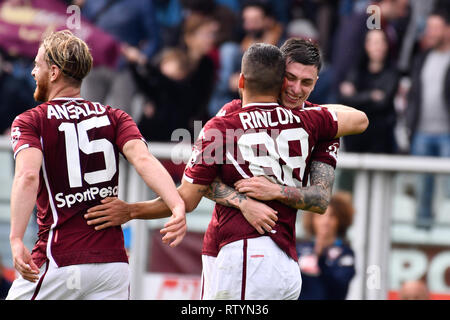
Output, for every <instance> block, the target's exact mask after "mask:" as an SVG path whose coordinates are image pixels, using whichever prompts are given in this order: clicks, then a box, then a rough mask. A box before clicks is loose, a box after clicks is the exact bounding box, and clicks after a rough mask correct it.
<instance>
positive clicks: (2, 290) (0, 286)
mask: <svg viewBox="0 0 450 320" xmlns="http://www.w3.org/2000/svg"><path fill="white" fill-rule="evenodd" d="M3 269H4V266H3V263H2V257H1V256H0V300H5V298H6V296H7V295H8V291H9V288H11V285H12V283H11V282H9V281H8V280H7V279H6V278H5V277H4V275H3V272H4V271H3Z"/></svg>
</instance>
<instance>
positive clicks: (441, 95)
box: [406, 12, 450, 229]
mask: <svg viewBox="0 0 450 320" xmlns="http://www.w3.org/2000/svg"><path fill="white" fill-rule="evenodd" d="M449 34H450V23H449V17H448V15H445V13H440V12H436V13H433V14H431V15H430V16H429V17H428V19H427V26H426V29H425V34H424V40H425V46H426V47H427V49H426V50H425V51H424V52H422V53H420V54H419V55H418V56H417V57H416V59H415V62H414V66H413V68H412V69H411V70H412V74H411V88H410V90H409V99H408V107H407V109H406V121H407V127H408V129H409V134H410V139H411V150H410V151H411V154H413V155H417V156H436V157H450V90H449V88H450V36H449ZM417 185H418V187H419V191H418V207H417V209H418V212H417V221H416V225H417V226H418V227H421V228H426V229H427V228H430V227H431V226H432V222H433V210H432V202H433V193H434V177H433V176H432V175H424V176H422V177H420V181H419V183H418V184H417ZM444 190H445V193H446V196H447V197H450V182H449V179H446V186H445V188H444Z"/></svg>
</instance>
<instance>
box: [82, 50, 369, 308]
mask: <svg viewBox="0 0 450 320" xmlns="http://www.w3.org/2000/svg"><path fill="white" fill-rule="evenodd" d="M285 66H286V64H285V59H284V57H283V55H282V53H281V51H280V50H279V49H278V48H277V47H275V46H272V45H267V44H255V45H252V46H251V47H250V48H249V49H248V50H247V51H246V52H245V54H244V57H243V59H242V73H241V75H240V78H239V88H240V89H241V91H242V105H243V107H242V108H241V109H239V110H238V111H235V112H231V113H229V114H226V115H224V116H221V117H214V118H213V119H211V120H210V121H208V123H207V124H206V125H205V127H204V129H203V130H202V132H201V134H200V136H199V139H198V140H197V142H196V144H195V145H194V151H193V154H192V158H191V160H190V161H189V163H188V165H187V167H186V171H185V175H184V178H183V180H182V184H181V186H180V187H179V188H178V191H179V192H180V195H181V196H182V198H183V200H184V201H185V205H186V210H187V211H192V210H193V209H195V207H196V206H197V204H198V202H199V201H200V199H201V198H202V196H203V195H204V194H205V193H206V192H207V191H208V189H209V185H210V184H211V183H212V181H213V180H214V178H215V177H216V176H219V177H220V178H221V179H222V180H223V181H224V183H226V184H227V185H233V184H234V183H235V182H236V181H238V180H240V179H242V178H249V177H251V176H259V175H263V176H267V177H270V178H271V179H273V180H274V181H276V182H277V183H280V184H284V185H288V186H292V187H295V186H301V183H302V177H303V171H304V170H305V167H306V163H308V162H309V159H310V156H311V151H312V148H313V146H314V145H315V144H316V142H317V141H320V140H330V139H333V138H336V137H340V136H342V135H345V134H357V133H360V132H362V131H364V130H365V128H366V127H367V124H368V123H367V117H366V116H365V114H364V113H362V112H360V111H357V110H354V109H351V110H345V111H342V110H338V111H337V112H334V111H328V110H327V109H326V108H314V109H311V110H304V111H298V110H293V111H292V110H289V109H287V108H284V107H282V106H281V105H279V104H278V102H277V100H278V96H279V92H280V89H281V87H282V84H283V81H284V69H285ZM261 69H267V70H261ZM261 72H264V74H265V76H266V77H269V78H270V80H267V79H265V81H271V83H272V85H273V89H267V87H266V86H265V84H266V83H265V82H264V83H263V82H258V80H257V79H258V77H256V76H255V74H259V73H261ZM258 83H259V85H258ZM267 204H268V205H269V206H270V207H271V209H272V210H273V211H276V212H277V219H278V220H277V225H276V226H274V228H273V229H272V232H271V233H269V234H264V235H261V234H260V233H259V232H258V231H256V230H255V228H253V227H252V225H250V224H249V223H247V221H246V220H245V218H244V217H243V215H242V214H241V211H240V210H238V209H236V208H231V207H225V206H222V205H220V204H217V205H216V212H217V217H218V224H219V228H218V234H217V239H218V243H219V248H220V251H219V255H218V257H217V264H220V267H217V268H216V271H217V273H216V274H215V281H214V282H215V283H216V284H217V285H218V286H217V287H216V291H215V293H214V294H212V295H211V297H210V298H216V299H220V298H224V299H296V298H297V297H298V294H299V292H300V283H301V279H300V272H299V269H298V265H297V262H296V260H297V257H296V252H295V220H296V214H295V213H296V210H295V209H291V208H289V207H288V206H286V205H284V204H282V203H280V202H278V201H270V202H267ZM92 211H93V212H91V213H89V214H88V215H87V218H93V217H94V218H95V219H94V220H92V221H90V222H89V223H91V224H92V223H94V224H98V223H100V224H102V223H103V225H102V226H101V227H100V228H103V227H108V226H111V225H114V224H115V223H117V220H115V221H111V220H110V219H109V218H110V216H111V215H114V214H116V213H118V212H119V215H121V216H122V218H121V219H125V220H122V223H123V222H124V221H126V220H129V219H130V218H131V219H153V218H158V217H162V216H164V215H167V207H166V206H165V205H164V203H163V202H162V201H160V200H159V199H155V200H152V201H146V202H139V203H135V204H127V203H124V202H123V201H120V200H118V199H115V200H112V201H109V202H107V203H105V204H103V205H100V206H98V207H96V208H93V209H92ZM114 212H115V213H114ZM99 216H103V217H102V218H98V217H99ZM119 223H120V222H119ZM162 232H163V233H165V236H164V237H163V241H171V240H172V239H175V238H176V237H177V236H178V235H179V233H180V232H181V233H183V232H185V225H182V224H177V223H168V224H167V227H166V228H165V229H163V230H162ZM251 256H254V257H259V258H262V257H264V259H261V260H258V261H257V260H250V259H247V257H251ZM258 265H259V266H258ZM275 266H276V267H275ZM255 268H259V269H258V272H255V270H256V269H255Z"/></svg>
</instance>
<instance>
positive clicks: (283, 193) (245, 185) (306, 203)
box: [235, 161, 334, 213]
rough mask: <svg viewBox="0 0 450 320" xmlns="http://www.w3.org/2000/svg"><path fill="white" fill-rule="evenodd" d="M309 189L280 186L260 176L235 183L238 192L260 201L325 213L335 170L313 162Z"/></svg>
mask: <svg viewBox="0 0 450 320" xmlns="http://www.w3.org/2000/svg"><path fill="white" fill-rule="evenodd" d="M310 179H311V181H310V182H311V183H310V186H308V187H300V188H296V187H287V186H282V185H278V184H276V183H273V182H271V181H269V180H268V179H266V178H264V177H262V176H259V177H252V178H250V179H242V180H239V181H237V182H236V183H235V188H236V191H238V192H241V193H245V194H246V195H247V196H249V197H252V198H255V199H258V200H278V201H280V202H282V203H284V204H286V205H287V206H289V207H291V208H294V209H301V210H308V211H312V212H316V213H324V212H325V211H326V209H327V207H328V203H329V202H330V199H331V191H332V188H333V183H334V169H333V167H332V166H330V165H329V164H326V163H323V162H319V161H313V162H312V164H311V173H310Z"/></svg>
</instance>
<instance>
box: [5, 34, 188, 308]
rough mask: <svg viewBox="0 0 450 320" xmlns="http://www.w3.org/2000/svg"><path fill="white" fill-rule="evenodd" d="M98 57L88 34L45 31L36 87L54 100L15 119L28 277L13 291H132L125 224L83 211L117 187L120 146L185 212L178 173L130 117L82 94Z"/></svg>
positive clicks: (15, 191)
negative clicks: (28, 235)
mask: <svg viewBox="0 0 450 320" xmlns="http://www.w3.org/2000/svg"><path fill="white" fill-rule="evenodd" d="M91 66H92V56H91V54H90V52H89V48H88V46H87V45H86V43H85V42H83V41H82V40H81V39H79V38H77V37H76V36H74V35H73V34H72V33H71V32H70V31H66V30H64V31H59V32H56V33H52V34H50V35H49V36H47V37H46V38H45V39H44V40H43V42H42V44H41V46H40V48H39V51H38V53H37V56H36V58H35V66H34V69H33V71H32V76H33V78H34V79H35V80H36V90H35V93H34V97H35V99H36V100H38V101H47V102H45V103H43V104H41V105H39V106H37V107H36V108H33V109H30V110H28V111H26V112H24V113H22V114H20V115H19V116H18V117H16V119H15V120H14V122H13V124H12V126H11V128H12V130H11V143H12V147H13V150H14V158H15V160H16V167H15V175H14V181H13V185H12V190H11V232H10V243H11V251H12V256H13V260H14V267H15V268H16V270H17V271H18V272H19V273H20V277H19V278H18V279H16V280H15V281H14V283H13V285H12V287H11V289H10V291H9V294H8V297H7V299H32V300H34V299H127V298H128V297H129V267H128V257H127V254H126V251H125V247H124V239H123V233H122V230H121V228H120V226H118V227H114V228H109V229H107V230H102V231H101V232H98V231H95V229H94V228H93V227H92V226H89V225H87V224H86V221H85V220H84V218H83V214H84V213H85V212H86V210H87V209H88V208H89V207H92V206H95V205H97V204H99V203H100V200H101V199H103V198H105V197H107V196H117V194H118V175H119V152H121V153H123V154H124V155H125V157H126V158H127V159H128V161H130V163H131V164H132V165H133V166H134V167H135V169H136V170H137V172H138V173H139V174H140V175H141V177H142V178H143V179H144V180H145V182H146V183H147V185H148V186H149V187H150V188H152V189H153V190H154V191H155V192H157V193H158V194H159V195H161V197H162V199H164V201H166V203H167V205H168V206H169V208H170V210H169V211H172V212H173V219H175V220H177V219H180V220H185V210H184V202H183V200H182V199H181V198H180V196H179V194H178V192H177V190H176V188H175V184H174V182H173V180H172V178H171V177H170V175H169V173H168V172H167V171H166V170H165V169H164V167H163V166H162V165H161V164H160V163H159V161H158V160H157V159H156V158H154V157H153V156H152V155H151V154H150V153H149V152H148V148H147V145H146V143H145V141H144V140H143V138H142V136H141V134H140V132H139V130H138V129H137V126H136V124H135V123H134V122H133V120H132V119H131V117H130V116H129V115H127V114H126V113H125V112H123V111H121V110H119V109H113V108H111V107H110V106H103V105H101V104H100V103H97V102H90V101H87V100H84V99H83V98H81V97H80V86H81V83H82V80H83V78H84V77H85V76H86V75H87V74H88V73H89V70H90V69H91ZM35 204H36V205H37V222H38V225H39V233H38V240H37V242H36V245H35V247H34V248H33V251H32V253H31V254H30V252H29V251H28V249H27V248H26V247H25V246H24V244H23V236H24V233H25V230H26V228H27V225H28V221H29V219H30V216H31V213H32V211H33V208H34V206H35ZM180 240H181V239H179V240H177V241H175V242H174V243H171V245H172V246H173V245H176V244H178V242H179V241H180Z"/></svg>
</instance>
